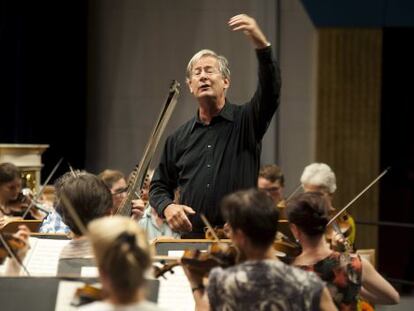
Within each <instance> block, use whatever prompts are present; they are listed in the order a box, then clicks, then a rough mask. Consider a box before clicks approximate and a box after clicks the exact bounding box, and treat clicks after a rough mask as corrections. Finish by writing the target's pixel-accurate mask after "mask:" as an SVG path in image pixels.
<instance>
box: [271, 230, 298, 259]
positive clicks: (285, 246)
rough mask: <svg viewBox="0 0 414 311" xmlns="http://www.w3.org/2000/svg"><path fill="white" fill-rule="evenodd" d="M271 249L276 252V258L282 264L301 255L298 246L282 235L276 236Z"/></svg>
mask: <svg viewBox="0 0 414 311" xmlns="http://www.w3.org/2000/svg"><path fill="white" fill-rule="evenodd" d="M273 249H274V250H275V251H277V252H278V253H277V254H276V256H277V257H279V258H280V259H281V260H282V261H284V262H290V261H291V260H292V259H293V258H295V257H297V256H299V255H300V254H301V253H302V247H301V246H300V244H299V243H296V242H293V241H291V240H290V239H289V238H287V237H286V236H284V235H283V234H277V235H276V239H275V241H274V242H273Z"/></svg>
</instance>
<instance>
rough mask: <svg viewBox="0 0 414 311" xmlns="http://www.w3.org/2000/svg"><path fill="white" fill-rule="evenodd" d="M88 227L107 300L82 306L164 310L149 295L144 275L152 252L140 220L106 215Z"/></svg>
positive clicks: (106, 310)
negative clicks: (147, 295) (147, 294)
mask: <svg viewBox="0 0 414 311" xmlns="http://www.w3.org/2000/svg"><path fill="white" fill-rule="evenodd" d="M88 229H89V238H90V241H91V243H92V248H93V252H94V254H95V259H96V263H97V266H98V270H99V275H100V279H101V283H102V289H103V291H104V293H105V294H106V300H104V301H99V302H94V303H92V304H89V305H86V306H84V307H82V308H81V310H84V311H85V310H88V311H92V310H99V311H110V310H117V311H129V310H131V311H132V310H139V311H141V310H142V311H147V310H148V311H151V310H161V309H160V308H158V307H157V306H156V305H155V304H153V303H151V302H148V301H146V299H145V292H146V290H145V278H144V275H145V273H146V271H147V269H148V268H149V267H150V265H151V255H150V248H149V244H148V242H147V238H146V235H145V233H144V232H143V231H142V230H141V229H140V228H139V227H138V226H137V224H136V222H135V221H133V220H131V219H130V218H127V217H122V216H113V217H105V218H100V219H97V220H94V221H92V222H91V223H90V224H89V226H88Z"/></svg>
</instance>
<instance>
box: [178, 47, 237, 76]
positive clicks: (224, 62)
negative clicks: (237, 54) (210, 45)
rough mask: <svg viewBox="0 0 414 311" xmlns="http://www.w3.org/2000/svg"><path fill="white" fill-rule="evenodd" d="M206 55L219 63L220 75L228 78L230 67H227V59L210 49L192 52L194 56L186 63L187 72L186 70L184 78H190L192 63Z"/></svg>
mask: <svg viewBox="0 0 414 311" xmlns="http://www.w3.org/2000/svg"><path fill="white" fill-rule="evenodd" d="M206 56H212V57H214V58H215V59H217V62H218V64H219V70H220V72H221V74H222V76H223V77H224V78H226V79H229V80H230V68H229V62H228V61H227V59H226V58H225V57H224V56H222V55H217V53H216V52H214V51H212V50H207V49H204V50H201V51H199V52H197V53H196V54H194V56H193V57H192V58H191V59H190V61H189V62H188V65H187V72H186V78H187V80H190V79H191V74H192V73H191V71H192V69H193V65H194V63H195V62H197V61H198V60H200V59H201V58H203V57H206Z"/></svg>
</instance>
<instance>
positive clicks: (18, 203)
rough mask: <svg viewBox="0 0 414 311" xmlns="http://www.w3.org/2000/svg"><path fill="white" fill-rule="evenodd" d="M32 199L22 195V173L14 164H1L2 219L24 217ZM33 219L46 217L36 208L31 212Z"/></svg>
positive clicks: (0, 213)
mask: <svg viewBox="0 0 414 311" xmlns="http://www.w3.org/2000/svg"><path fill="white" fill-rule="evenodd" d="M29 200H30V198H29V197H28V196H25V195H23V194H22V179H21V177H20V171H19V169H18V168H17V166H15V165H14V164H13V163H1V164H0V217H2V218H3V219H4V218H5V217H13V216H22V214H23V213H24V212H25V210H26V209H27V207H28V206H29V204H30V201H29ZM30 215H31V217H33V218H35V219H43V217H44V216H45V215H44V214H43V213H42V212H40V211H39V210H38V209H36V208H32V209H31V210H30Z"/></svg>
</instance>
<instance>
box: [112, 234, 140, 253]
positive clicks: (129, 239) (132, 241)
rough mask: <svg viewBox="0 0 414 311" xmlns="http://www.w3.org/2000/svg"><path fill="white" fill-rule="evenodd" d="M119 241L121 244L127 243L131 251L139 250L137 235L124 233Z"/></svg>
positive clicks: (119, 237)
mask: <svg viewBox="0 0 414 311" xmlns="http://www.w3.org/2000/svg"><path fill="white" fill-rule="evenodd" d="M117 241H118V242H120V243H121V244H123V243H125V244H128V245H129V249H134V248H137V243H136V242H137V239H136V237H135V234H132V233H129V232H122V233H121V234H120V235H119V236H118V238H117Z"/></svg>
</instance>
